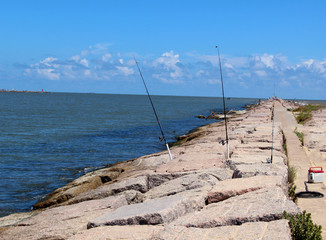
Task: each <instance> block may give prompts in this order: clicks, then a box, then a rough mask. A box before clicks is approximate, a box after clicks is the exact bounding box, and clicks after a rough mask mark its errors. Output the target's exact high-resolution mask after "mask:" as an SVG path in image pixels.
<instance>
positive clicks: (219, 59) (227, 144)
mask: <svg viewBox="0 0 326 240" xmlns="http://www.w3.org/2000/svg"><path fill="white" fill-rule="evenodd" d="M216 48H217V52H218V61H219V65H220V75H221V83H222V96H223V109H224V123H225V140H226V147H227V149H226V151H227V152H226V159H229V155H230V148H229V136H228V125H227V119H226V110H225V98H224V86H223V75H222V65H221V57H220V50H219V48H218V46H216Z"/></svg>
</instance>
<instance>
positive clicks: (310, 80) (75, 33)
mask: <svg viewBox="0 0 326 240" xmlns="http://www.w3.org/2000/svg"><path fill="white" fill-rule="evenodd" d="M325 12H326V1H324V0H313V1H308V0H296V1H290V0H273V1H271V0H270V1H269V0H266V1H261V0H252V1H251V0H247V1H242V0H215V1H213V0H202V1H198V0H197V1H194V0H178V1H177V0H174V1H171V0H164V1H163V0H151V1H150V0H148V1H145V0H139V1H135V0H132V1H131V0H130V1H129V0H119V1H113V0H107V1H104V0H102V1H100V0H92V1H83V0H79V1H77V0H69V1H68V0H65V1H62V0H56V1H50V0H48V1H45V0H29V1H26V0H24V1H19V0H0V23H1V24H0V89H8V90H11V89H15V90H41V89H44V90H45V91H50V92H84V93H88V92H92V93H115V94H146V91H145V88H144V86H143V85H142V84H143V83H142V81H141V78H140V75H139V72H138V70H137V67H136V65H135V61H134V58H136V59H137V61H138V63H139V67H140V69H141V71H142V74H143V76H144V79H145V81H146V83H147V87H148V89H149V92H150V93H151V94H153V95H179V96H207V97H211V96H213V97H221V95H222V92H221V79H220V72H219V71H220V70H219V59H218V52H217V48H216V45H218V46H219V51H220V55H221V65H222V73H223V82H224V91H225V95H226V96H227V97H252V98H268V97H271V96H273V95H276V96H277V97H281V98H290V99H293V98H295V99H321V100H326V31H325V25H326V14H325Z"/></svg>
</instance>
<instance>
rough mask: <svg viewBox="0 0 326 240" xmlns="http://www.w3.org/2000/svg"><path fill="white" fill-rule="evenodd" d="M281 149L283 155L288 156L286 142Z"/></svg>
mask: <svg viewBox="0 0 326 240" xmlns="http://www.w3.org/2000/svg"><path fill="white" fill-rule="evenodd" d="M283 150H284V153H285V155H286V156H288V147H287V145H286V142H285V143H283Z"/></svg>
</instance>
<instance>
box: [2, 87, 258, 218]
mask: <svg viewBox="0 0 326 240" xmlns="http://www.w3.org/2000/svg"><path fill="white" fill-rule="evenodd" d="M152 99H153V102H154V105H155V107H156V111H157V113H158V116H159V118H160V121H161V124H162V126H163V130H164V133H165V135H166V138H167V141H168V142H173V141H175V139H176V137H177V136H180V135H183V134H186V133H188V132H189V131H190V130H192V129H194V128H196V127H199V126H202V125H206V124H208V123H212V122H215V121H216V120H203V119H198V118H195V117H194V116H195V115H200V114H203V115H208V114H209V112H210V110H215V111H222V109H223V108H222V106H223V105H222V99H221V98H203V97H175V96H173V97H172V96H152ZM257 101H258V99H240V98H231V99H226V106H227V109H234V110H239V109H242V108H243V107H244V106H245V105H247V104H254V103H256V102H257ZM159 137H160V131H159V128H158V125H157V122H156V120H155V116H154V114H153V110H152V107H151V105H150V102H149V100H148V97H147V96H140V95H112V94H90V93H89V94H77V93H0V176H1V181H0V217H1V216H6V215H9V214H11V213H14V212H22V211H28V210H31V208H32V205H33V204H35V203H36V202H37V201H38V200H40V199H41V198H42V197H44V196H45V195H46V194H48V193H51V192H52V191H53V190H54V189H56V188H59V187H62V186H64V185H65V184H67V183H69V182H71V181H72V180H74V179H76V178H77V177H79V176H81V175H83V174H85V173H87V172H90V171H93V170H95V169H98V168H101V167H104V166H106V165H108V164H112V163H116V162H119V161H124V160H128V159H132V158H136V157H139V156H142V155H145V154H150V153H153V152H157V151H161V150H164V149H165V146H164V144H163V142H160V141H159Z"/></svg>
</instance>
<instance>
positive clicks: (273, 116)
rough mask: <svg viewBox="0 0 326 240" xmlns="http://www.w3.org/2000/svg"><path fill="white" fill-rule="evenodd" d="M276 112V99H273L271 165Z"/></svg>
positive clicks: (271, 161)
mask: <svg viewBox="0 0 326 240" xmlns="http://www.w3.org/2000/svg"><path fill="white" fill-rule="evenodd" d="M274 94H275V92H274ZM274 111H275V105H274V97H273V110H272V118H273V119H272V121H273V124H272V149H271V160H270V163H273V149H274V119H275V114H274Z"/></svg>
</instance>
